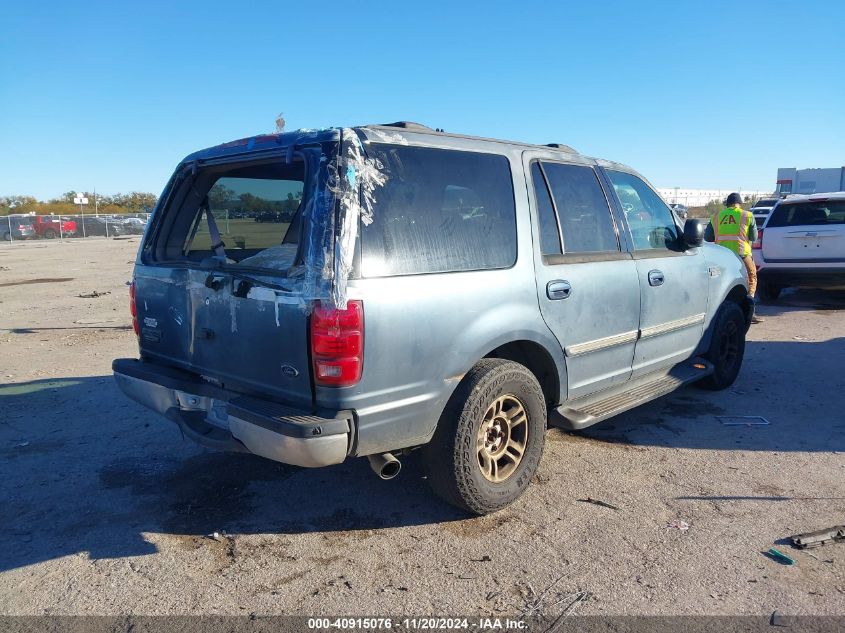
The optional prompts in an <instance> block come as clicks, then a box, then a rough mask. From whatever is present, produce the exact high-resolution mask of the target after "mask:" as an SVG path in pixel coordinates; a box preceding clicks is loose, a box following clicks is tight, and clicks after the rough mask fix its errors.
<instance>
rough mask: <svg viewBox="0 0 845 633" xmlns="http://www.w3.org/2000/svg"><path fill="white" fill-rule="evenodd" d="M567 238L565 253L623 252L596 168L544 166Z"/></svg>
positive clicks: (552, 164)
mask: <svg viewBox="0 0 845 633" xmlns="http://www.w3.org/2000/svg"><path fill="white" fill-rule="evenodd" d="M542 169H543V172H544V173H545V175H546V180H547V181H548V184H549V188H550V189H551V192H552V200H553V201H554V207H555V210H556V211H557V217H558V221H559V222H560V231H561V235H562V236H563V252H564V253H565V254H571V253H580V254H586V253H606V252H616V251H619V241H618V239H617V237H616V228H615V226H614V224H613V216H611V214H610V207H609V206H608V204H607V198H605V196H604V191H603V190H602V188H601V185H600V184H599V179H598V176H597V175H596V172H595V170H594V169H593V168H592V167H588V166H585V165H566V164H562V163H547V162H544V163H543V164H542Z"/></svg>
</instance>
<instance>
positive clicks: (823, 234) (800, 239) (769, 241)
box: [762, 198, 845, 263]
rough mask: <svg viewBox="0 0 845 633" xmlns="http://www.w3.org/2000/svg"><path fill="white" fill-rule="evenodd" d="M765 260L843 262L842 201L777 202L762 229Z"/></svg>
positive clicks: (844, 220) (844, 224)
mask: <svg viewBox="0 0 845 633" xmlns="http://www.w3.org/2000/svg"><path fill="white" fill-rule="evenodd" d="M762 254H763V259H764V260H765V261H766V262H769V263H831V262H842V263H845V200H829V199H826V198H818V199H816V198H814V199H810V200H801V201H796V202H788V201H785V202H781V203H780V204H779V205H778V206H776V207H775V208H774V210H773V211H772V214H771V217H770V218H769V220H768V222H767V223H766V226H765V229H764V232H763V249H762Z"/></svg>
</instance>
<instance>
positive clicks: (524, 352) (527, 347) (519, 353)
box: [485, 341, 560, 404]
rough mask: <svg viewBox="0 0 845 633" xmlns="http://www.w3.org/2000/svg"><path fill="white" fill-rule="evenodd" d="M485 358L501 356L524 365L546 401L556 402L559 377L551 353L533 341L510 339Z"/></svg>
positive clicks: (558, 390)
mask: <svg viewBox="0 0 845 633" xmlns="http://www.w3.org/2000/svg"><path fill="white" fill-rule="evenodd" d="M485 358H503V359H505V360H512V361H514V362H515V363H519V364H520V365H524V366H525V367H527V368H528V369H529V370H530V371H531V373H533V374H534V376H535V377H536V378H537V382H539V383H540V388H541V389H542V390H543V395H544V396H545V397H546V402H547V403H549V404H556V403H557V400H558V396H559V394H560V378H559V377H558V374H557V367H555V362H554V360H552V357H551V355H549V353H548V352H547V351H546V350H545V348H544V347H543V346H542V345H539V344H537V343H535V342H533V341H512V342H510V343H505V344H504V345H500V346H499V347H497V348H496V349H494V350H493V351H492V352H490V353H489V354H487V356H485Z"/></svg>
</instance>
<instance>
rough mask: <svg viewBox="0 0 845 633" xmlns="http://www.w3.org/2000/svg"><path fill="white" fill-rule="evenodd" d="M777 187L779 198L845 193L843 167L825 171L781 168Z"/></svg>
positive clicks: (844, 170) (830, 168)
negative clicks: (799, 194)
mask: <svg viewBox="0 0 845 633" xmlns="http://www.w3.org/2000/svg"><path fill="white" fill-rule="evenodd" d="M777 185H778V186H777V193H778V195H781V196H786V195H789V194H790V193H805V194H806V193H830V192H833V191H845V167H828V168H827V169H796V168H795V167H781V168H780V169H778V178H777Z"/></svg>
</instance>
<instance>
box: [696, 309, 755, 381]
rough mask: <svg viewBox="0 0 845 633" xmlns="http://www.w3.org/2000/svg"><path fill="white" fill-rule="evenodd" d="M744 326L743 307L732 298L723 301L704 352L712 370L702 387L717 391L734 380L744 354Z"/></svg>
mask: <svg viewBox="0 0 845 633" xmlns="http://www.w3.org/2000/svg"><path fill="white" fill-rule="evenodd" d="M746 329H747V327H746V321H745V316H744V315H743V314H742V309H741V308H740V307H739V306H738V305H737V304H735V303H734V302H733V301H726V302H725V303H723V304H722V307H721V308H719V312H718V314H717V315H716V318H715V319H714V323H713V339H712V340H711V341H710V348H709V349H708V350H707V353H706V354H705V355H704V357H705V358H706V359H707V360H709V361H710V362H711V363H713V365H714V367H715V369H714V371H713V373H712V374H711V375H709V376H708V377H707V378H705V379H704V380H702V381H701V385H702V386H703V387H705V388H707V389H712V390H714V391H718V390H720V389H726V388H727V387H730V386H731V385H732V384H733V383H734V381H735V380H736V377H737V375H738V374H739V370H740V368H741V367H742V359H743V357H744V356H745V332H746Z"/></svg>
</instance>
